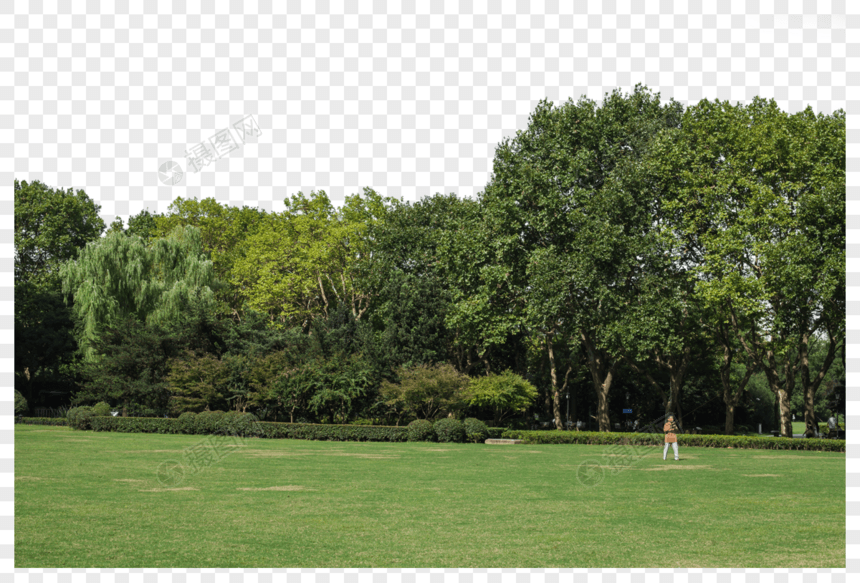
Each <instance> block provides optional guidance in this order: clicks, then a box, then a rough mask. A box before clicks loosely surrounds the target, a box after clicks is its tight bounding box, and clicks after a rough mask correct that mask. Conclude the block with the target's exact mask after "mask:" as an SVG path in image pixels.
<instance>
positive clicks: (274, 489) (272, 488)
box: [236, 486, 313, 492]
mask: <svg viewBox="0 0 860 583" xmlns="http://www.w3.org/2000/svg"><path fill="white" fill-rule="evenodd" d="M236 489H237V490H242V491H244V492H298V491H300V490H308V491H310V490H313V488H305V487H304V486H270V487H268V488H236Z"/></svg>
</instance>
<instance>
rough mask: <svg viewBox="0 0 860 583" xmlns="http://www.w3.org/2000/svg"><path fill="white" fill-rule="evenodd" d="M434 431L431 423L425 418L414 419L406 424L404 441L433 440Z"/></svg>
mask: <svg viewBox="0 0 860 583" xmlns="http://www.w3.org/2000/svg"><path fill="white" fill-rule="evenodd" d="M434 439H436V432H435V431H433V424H432V423H430V422H429V421H427V420H426V419H416V420H415V421H413V422H412V423H410V424H409V425H407V426H406V441H433V440H434Z"/></svg>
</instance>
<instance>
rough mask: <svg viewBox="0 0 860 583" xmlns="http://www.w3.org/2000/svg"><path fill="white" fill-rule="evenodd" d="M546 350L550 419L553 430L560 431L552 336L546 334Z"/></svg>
mask: <svg viewBox="0 0 860 583" xmlns="http://www.w3.org/2000/svg"><path fill="white" fill-rule="evenodd" d="M546 350H547V355H548V356H549V377H550V380H551V381H552V417H553V419H554V420H555V428H556V429H561V428H562V427H563V425H562V422H561V408H560V402H559V393H560V391H559V389H558V375H557V374H556V367H555V353H554V352H553V350H552V335H550V334H547V336H546Z"/></svg>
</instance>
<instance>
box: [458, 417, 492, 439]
mask: <svg viewBox="0 0 860 583" xmlns="http://www.w3.org/2000/svg"><path fill="white" fill-rule="evenodd" d="M463 427H464V428H465V429H466V441H469V442H472V443H484V441H485V440H486V439H488V438H489V437H490V431H489V429H488V428H487V425H486V424H485V423H484V422H483V421H481V420H479V419H475V418H474V417H469V418H468V419H466V420H465V421H464V422H463Z"/></svg>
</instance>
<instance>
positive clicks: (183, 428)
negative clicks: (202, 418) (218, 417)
mask: <svg viewBox="0 0 860 583" xmlns="http://www.w3.org/2000/svg"><path fill="white" fill-rule="evenodd" d="M177 421H178V425H179V431H180V432H182V433H187V434H193V433H197V413H194V412H193V411H186V412H185V413H182V414H181V415H180V416H179V418H178V419H177Z"/></svg>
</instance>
